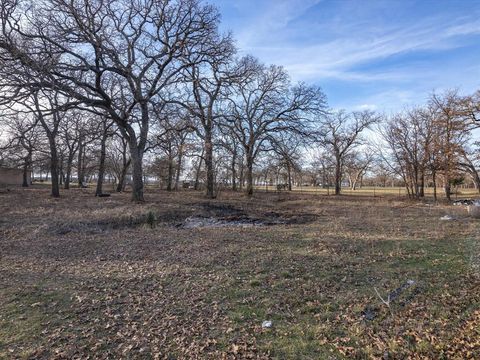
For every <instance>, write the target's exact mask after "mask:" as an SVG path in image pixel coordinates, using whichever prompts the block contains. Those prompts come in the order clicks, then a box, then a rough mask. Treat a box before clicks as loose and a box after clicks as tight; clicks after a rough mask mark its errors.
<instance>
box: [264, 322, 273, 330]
mask: <svg viewBox="0 0 480 360" xmlns="http://www.w3.org/2000/svg"><path fill="white" fill-rule="evenodd" d="M272 325H273V322H272V321H270V320H265V321H264V322H262V328H264V329H269V328H271V327H272Z"/></svg>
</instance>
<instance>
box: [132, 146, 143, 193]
mask: <svg viewBox="0 0 480 360" xmlns="http://www.w3.org/2000/svg"><path fill="white" fill-rule="evenodd" d="M129 147H130V158H131V161H132V200H134V201H139V202H143V201H145V199H144V197H143V166H142V161H143V150H141V149H139V147H138V145H137V142H136V139H132V140H130V141H129Z"/></svg>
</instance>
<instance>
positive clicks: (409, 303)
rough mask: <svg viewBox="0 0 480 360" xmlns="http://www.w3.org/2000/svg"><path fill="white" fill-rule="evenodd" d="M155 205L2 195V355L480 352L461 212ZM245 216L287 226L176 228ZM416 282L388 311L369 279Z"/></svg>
mask: <svg viewBox="0 0 480 360" xmlns="http://www.w3.org/2000/svg"><path fill="white" fill-rule="evenodd" d="M147 200H148V201H147V203H146V204H134V203H131V202H130V201H129V194H113V196H112V197H110V198H102V199H98V198H95V197H94V196H93V193H92V192H91V191H90V190H80V189H73V190H70V191H65V192H64V193H63V196H62V198H60V199H52V198H50V197H48V190H47V189H43V188H32V189H25V190H24V189H15V190H14V191H12V192H9V193H2V194H0V247H1V248H0V251H1V252H0V358H2V357H4V358H74V357H78V358H86V357H88V356H90V357H92V358H170V359H174V358H178V359H190V358H215V359H217V358H248V357H250V358H269V357H272V358H280V359H285V358H292V359H298V358H306V359H318V358H326V359H327V358H342V357H347V358H352V357H357V358H378V357H382V356H384V355H385V354H388V356H390V357H393V358H403V357H413V358H415V357H417V358H422V357H423V358H436V359H438V358H441V357H445V358H455V357H457V358H466V357H468V356H471V357H472V358H474V357H475V356H477V357H478V356H480V353H479V344H478V339H479V335H480V334H479V325H480V324H479V323H478V319H479V313H478V311H479V305H478V304H479V303H480V301H479V300H480V299H479V290H480V278H479V267H478V266H479V264H480V253H479V250H480V243H479V239H480V237H479V234H480V233H479V222H478V220H475V219H471V218H469V217H468V216H467V213H466V209H465V208H463V207H453V206H430V205H425V204H421V203H413V202H406V201H400V200H398V199H395V198H379V197H377V198H373V197H362V198H359V197H349V196H342V197H339V198H336V197H326V196H321V195H319V196H315V195H312V194H299V193H294V194H288V193H280V194H277V193H271V194H265V193H259V194H257V195H255V197H254V198H252V199H248V198H246V197H244V196H243V195H241V194H236V193H228V192H224V193H221V197H220V198H219V199H216V200H211V201H208V200H205V199H204V198H203V196H202V194H200V193H194V192H181V193H166V192H155V191H150V192H149V193H148V194H147ZM149 214H150V215H149ZM238 214H241V215H242V216H248V217H250V218H255V219H271V218H275V219H281V220H282V221H283V222H285V224H281V225H271V226H250V227H241V226H240V227H222V228H197V229H185V228H182V227H179V226H178V225H179V224H181V223H182V222H183V221H184V220H185V218H187V217H189V216H207V217H225V216H227V217H228V218H230V217H231V218H236V217H237V216H238ZM445 214H450V215H453V216H455V217H456V219H457V220H454V221H441V220H440V217H442V216H443V215H445ZM149 218H153V219H154V223H153V224H151V223H150V222H149V220H148V219H149ZM408 279H412V280H415V291H414V292H413V293H410V294H408V295H407V294H405V295H402V296H403V297H402V298H401V299H399V301H398V302H397V303H394V304H393V306H392V312H390V311H389V309H387V308H386V307H385V306H383V305H382V303H381V302H380V300H379V299H378V297H377V296H376V294H375V291H374V287H375V288H377V289H378V291H379V293H381V294H384V295H385V294H387V293H388V292H389V291H391V290H393V289H395V288H397V287H399V286H400V285H402V284H403V283H404V282H405V281H406V280H408ZM402 302H403V303H402ZM366 309H369V310H368V311H370V312H371V313H372V314H373V315H374V318H373V319H372V320H367V319H365V316H364V315H365V310H366ZM263 320H273V323H274V326H273V328H272V329H262V328H261V323H262V321H263ZM459 344H460V345H459Z"/></svg>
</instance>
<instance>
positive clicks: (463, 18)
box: [209, 0, 480, 113]
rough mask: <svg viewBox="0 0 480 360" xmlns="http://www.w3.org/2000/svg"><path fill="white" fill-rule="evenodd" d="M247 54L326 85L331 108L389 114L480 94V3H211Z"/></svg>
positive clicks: (400, 0)
mask: <svg viewBox="0 0 480 360" xmlns="http://www.w3.org/2000/svg"><path fill="white" fill-rule="evenodd" d="M209 2H210V3H212V4H214V5H216V6H217V7H218V8H219V10H220V12H221V13H222V29H223V30H232V31H233V33H234V37H235V38H236V40H237V46H238V47H239V49H240V50H241V53H244V54H247V53H249V54H252V55H255V56H257V57H258V58H260V59H261V60H262V61H263V62H265V63H273V64H278V65H283V66H285V68H286V69H287V70H288V71H289V73H290V75H291V76H292V78H293V80H295V81H306V82H308V83H312V84H317V85H320V86H321V87H322V88H323V90H324V91H325V93H326V94H327V96H328V99H329V104H330V106H332V107H334V108H345V109H349V110H354V109H363V108H371V109H375V110H378V111H385V112H387V113H389V112H393V111H396V110H399V109H401V108H403V107H405V106H409V105H415V104H422V103H424V102H425V101H426V99H427V97H428V95H429V94H430V93H432V92H433V91H434V90H435V91H438V92H440V91H442V90H445V89H449V88H458V89H459V91H460V92H461V93H470V92H473V91H474V90H476V89H480V0H449V1H442V0H437V1H433V0H418V1H410V0H398V1H397V0H383V1H376V0H356V1H348V0H335V1H333V0H323V1H322V0H210V1H209Z"/></svg>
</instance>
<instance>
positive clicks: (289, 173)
mask: <svg viewBox="0 0 480 360" xmlns="http://www.w3.org/2000/svg"><path fill="white" fill-rule="evenodd" d="M287 176H288V191H292V169H291V166H290V164H289V163H287Z"/></svg>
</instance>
